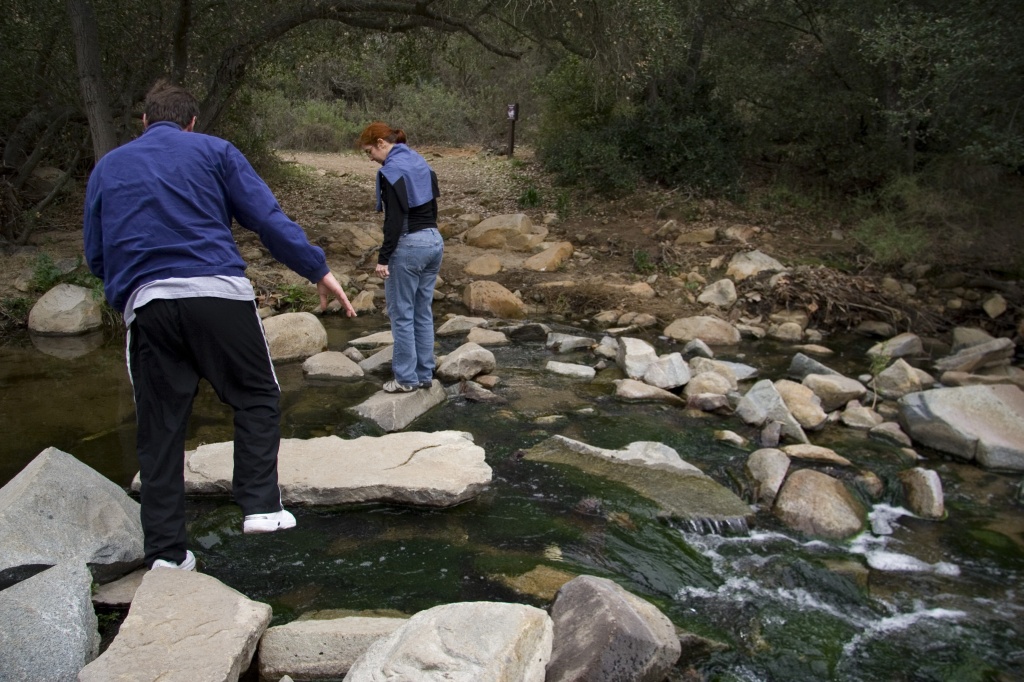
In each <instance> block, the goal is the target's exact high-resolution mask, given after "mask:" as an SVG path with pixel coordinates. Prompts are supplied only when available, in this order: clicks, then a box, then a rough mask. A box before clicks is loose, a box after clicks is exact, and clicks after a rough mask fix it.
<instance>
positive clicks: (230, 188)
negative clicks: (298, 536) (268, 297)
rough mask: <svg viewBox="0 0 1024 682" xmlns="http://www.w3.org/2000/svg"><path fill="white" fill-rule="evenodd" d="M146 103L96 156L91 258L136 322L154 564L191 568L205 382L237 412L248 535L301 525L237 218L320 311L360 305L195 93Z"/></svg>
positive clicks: (113, 298)
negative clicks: (192, 436)
mask: <svg viewBox="0 0 1024 682" xmlns="http://www.w3.org/2000/svg"><path fill="white" fill-rule="evenodd" d="M144 108H145V113H144V114H143V116H142V124H143V127H144V129H145V130H144V132H143V134H142V136H140V137H139V138H138V139H136V140H133V141H132V142H129V143H128V144H125V145H123V146H122V147H119V148H117V149H115V150H113V151H111V152H110V153H109V154H107V155H106V156H104V157H103V158H102V159H100V161H99V162H98V163H97V164H96V167H95V169H93V172H92V174H91V176H90V177H89V184H88V188H87V190H86V197H85V218H84V223H85V225H84V227H85V256H86V259H87V261H88V264H89V269H90V270H91V271H92V272H93V274H95V275H96V276H97V277H99V278H100V279H102V280H103V285H104V291H105V292H106V296H107V301H109V302H110V305H112V306H113V307H114V308H116V309H117V310H119V311H121V312H122V313H123V314H124V321H125V324H126V325H127V327H128V338H127V346H128V352H127V356H128V372H129V375H130V378H131V381H132V387H133V390H134V393H135V410H136V417H137V420H138V437H137V438H138V440H137V453H138V457H139V473H140V478H141V481H142V490H141V501H142V529H143V533H144V535H145V553H146V557H145V561H146V565H147V566H150V567H157V568H161V567H170V568H183V569H187V570H194V569H195V557H194V556H193V554H192V552H190V551H188V549H187V548H186V537H185V486H184V450H185V433H186V427H187V425H188V419H189V414H190V413H191V411H192V401H193V398H194V397H195V395H196V390H197V388H198V386H199V380H200V379H201V378H205V379H206V380H207V381H208V382H209V383H210V384H211V385H212V386H213V388H214V390H215V391H216V392H217V395H218V397H220V399H221V400H222V401H223V402H225V403H226V404H228V405H230V406H231V407H232V409H233V410H234V423H235V438H234V443H235V450H234V474H233V479H232V489H233V495H234V499H235V502H236V503H237V504H238V505H239V506H240V507H241V508H242V512H243V514H244V516H245V519H244V521H243V531H244V532H246V533H266V532H272V531H276V530H284V529H286V528H292V527H294V526H295V517H294V516H293V515H292V514H291V513H289V512H288V511H286V510H285V509H283V507H282V505H281V491H280V488H279V487H278V480H277V454H278V447H279V445H280V439H281V435H280V410H279V398H280V387H279V386H278V384H277V377H276V376H275V374H274V367H273V364H272V362H271V359H270V352H269V349H268V347H267V341H266V337H265V336H264V333H263V326H262V324H261V323H260V319H259V316H258V315H257V312H256V305H255V295H254V292H253V288H252V284H251V283H250V282H249V280H248V279H247V278H246V277H245V267H246V265H245V262H244V261H243V260H242V257H241V255H240V254H239V252H238V247H237V245H236V244H235V241H234V238H233V237H232V234H231V224H232V219H234V220H235V221H237V222H238V224H239V225H241V226H242V227H244V228H246V229H249V230H252V231H253V232H255V233H256V234H257V235H259V238H260V240H261V241H262V242H263V244H264V245H265V246H266V247H267V249H268V250H269V251H270V253H271V255H273V256H274V258H276V259H277V260H278V261H280V262H282V263H284V264H285V265H287V266H288V267H289V268H291V269H292V270H294V271H295V272H297V273H298V274H300V275H302V276H303V277H305V278H307V279H308V280H309V281H310V282H315V283H316V288H317V291H318V293H319V294H320V307H321V309H323V308H326V306H327V301H328V299H329V297H331V296H334V297H336V298H337V299H338V300H339V301H340V302H341V304H342V306H343V307H344V309H345V313H346V315H348V317H354V316H355V310H353V308H352V305H351V304H350V303H349V301H348V297H347V296H346V295H345V292H344V291H343V290H342V288H341V286H340V285H339V283H338V281H337V279H335V277H334V275H332V274H331V272H330V269H329V268H328V267H327V261H326V258H325V257H324V252H323V251H322V250H321V249H320V248H318V247H316V246H313V245H312V244H310V243H309V240H308V239H307V238H306V235H305V233H304V232H303V231H302V228H301V227H299V226H298V225H297V224H296V223H295V222H294V221H292V220H291V219H289V218H288V217H287V216H286V215H285V214H284V212H283V211H282V210H281V207H280V205H278V203H277V200H276V199H275V198H274V195H273V193H272V192H271V191H270V189H269V188H268V187H267V185H266V183H264V182H263V180H262V179H261V178H260V177H259V175H257V173H256V171H255V170H254V169H253V167H252V166H251V165H250V164H249V162H248V161H247V160H246V158H245V157H244V156H243V155H242V153H241V152H239V151H238V150H237V149H236V148H235V147H234V146H233V145H232V144H231V143H229V142H227V141H225V140H222V139H220V138H216V137H212V136H209V135H202V134H199V133H195V132H193V128H194V127H195V123H196V116H197V115H198V113H199V106H198V103H197V101H196V99H195V98H194V97H193V96H192V95H191V94H190V93H189V92H188V91H187V90H185V89H184V88H181V87H178V86H176V85H172V84H170V83H168V82H166V81H160V82H158V83H157V84H156V85H154V86H153V88H152V89H151V90H150V91H149V93H148V94H147V95H146V101H145V105H144Z"/></svg>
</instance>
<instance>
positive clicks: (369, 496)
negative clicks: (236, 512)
mask: <svg viewBox="0 0 1024 682" xmlns="http://www.w3.org/2000/svg"><path fill="white" fill-rule="evenodd" d="M418 392H419V393H422V392H423V391H418ZM233 450H234V444H233V443H231V442H225V443H210V444H207V445H200V446H199V447H198V448H197V449H195V450H192V451H190V452H187V453H185V454H186V457H187V460H186V462H185V490H186V492H187V493H189V494H191V495H196V494H217V495H226V494H228V493H230V491H231V474H232V470H233V465H232V463H233ZM277 471H278V482H279V485H280V486H281V500H282V502H284V504H286V505H287V504H301V505H335V504H360V503H364V502H391V503H397V504H410V505H419V506H424V507H451V506H454V505H456V504H459V503H461V502H465V501H467V500H471V499H473V498H475V497H476V496H477V495H479V494H480V492H482V491H483V490H484V489H485V488H486V487H487V486H488V485H489V484H490V482H491V468H490V467H489V466H488V465H487V462H486V461H485V458H484V451H483V448H481V447H479V446H478V445H474V443H473V438H472V436H471V435H470V434H468V433H464V432H462V431H435V432H433V433H422V432H417V431H409V432H405V433H393V434H387V435H384V436H378V437H374V436H360V437H359V438H354V439H351V440H344V439H342V438H338V437H337V436H322V437H320V438H310V439H306V440H303V439H300V438H282V439H281V449H280V452H279V454H278V465H277ZM132 487H133V488H134V489H138V477H136V480H135V481H134V482H133V485H132Z"/></svg>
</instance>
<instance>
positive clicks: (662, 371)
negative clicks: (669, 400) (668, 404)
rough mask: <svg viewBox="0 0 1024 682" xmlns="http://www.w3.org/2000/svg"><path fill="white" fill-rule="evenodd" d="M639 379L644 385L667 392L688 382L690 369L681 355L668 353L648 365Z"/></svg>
mask: <svg viewBox="0 0 1024 682" xmlns="http://www.w3.org/2000/svg"><path fill="white" fill-rule="evenodd" d="M641 379H642V380H643V382H644V383H645V384H650V385H651V386H656V387H657V388H663V389H665V390H666V391H668V390H671V389H674V388H679V387H680V386H685V385H686V383H687V382H689V381H690V368H689V366H688V365H687V364H686V361H685V360H683V356H682V355H681V354H679V353H669V354H668V355H663V356H661V357H660V358H658V359H657V360H655V361H654V362H652V363H651V364H650V365H648V366H647V370H646V371H645V372H644V375H643V376H642V377H641Z"/></svg>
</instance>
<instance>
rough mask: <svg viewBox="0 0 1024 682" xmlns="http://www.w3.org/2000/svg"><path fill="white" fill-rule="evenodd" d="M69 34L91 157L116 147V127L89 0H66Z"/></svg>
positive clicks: (99, 156) (97, 30) (101, 155)
mask: <svg viewBox="0 0 1024 682" xmlns="http://www.w3.org/2000/svg"><path fill="white" fill-rule="evenodd" d="M67 10H68V18H69V19H70V20H71V35H72V37H73V40H74V43H75V62H76V64H77V67H78V87H79V89H80V91H81V95H82V106H83V107H84V109H85V115H86V118H87V119H88V120H89V133H90V135H91V136H92V150H93V154H94V155H95V160H96V161H99V160H100V159H101V158H102V157H103V155H104V154H106V153H107V152H109V151H110V150H111V149H114V148H115V147H117V131H116V130H115V128H114V117H113V116H112V115H111V113H110V100H109V98H108V95H107V88H106V81H105V80H104V79H103V70H102V68H101V64H100V32H99V27H98V26H97V25H96V13H95V12H94V11H93V7H92V3H91V0H67Z"/></svg>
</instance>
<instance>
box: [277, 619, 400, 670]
mask: <svg viewBox="0 0 1024 682" xmlns="http://www.w3.org/2000/svg"><path fill="white" fill-rule="evenodd" d="M406 621H407V619H406V618H368V617H362V616H352V617H349V618H326V619H309V620H295V621H292V622H291V623H286V624H285V625H278V626H276V627H272V628H268V629H267V631H266V632H264V633H263V637H262V638H260V649H259V665H260V679H261V680H274V682H277V681H278V680H280V679H281V678H282V677H283V676H284V675H289V676H291V677H292V679H296V680H320V679H341V678H342V677H344V676H345V673H347V672H348V671H349V669H350V668H351V667H352V664H353V663H355V662H356V660H358V659H359V657H360V656H362V655H363V654H364V653H365V652H366V650H367V649H369V648H370V645H372V644H373V643H374V642H376V641H377V640H379V639H381V638H382V637H386V636H388V635H390V634H391V633H393V632H394V631H395V630H397V629H398V628H400V627H401V626H402V625H404V624H405V623H406Z"/></svg>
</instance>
